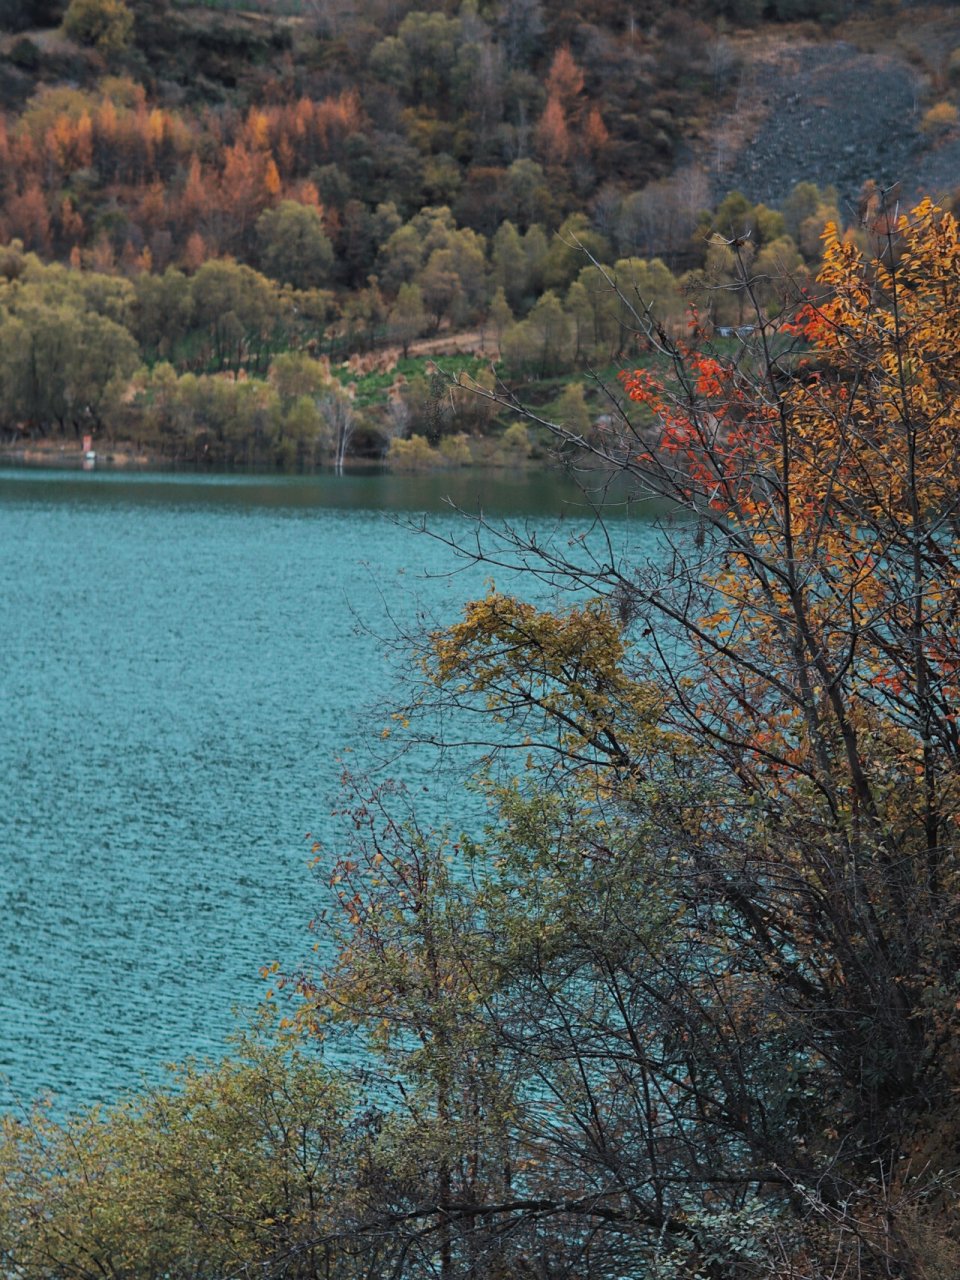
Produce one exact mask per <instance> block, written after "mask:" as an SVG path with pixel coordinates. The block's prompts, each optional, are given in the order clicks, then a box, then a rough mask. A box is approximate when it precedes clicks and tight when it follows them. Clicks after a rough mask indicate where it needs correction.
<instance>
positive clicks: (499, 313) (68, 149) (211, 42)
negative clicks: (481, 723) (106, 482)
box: [0, 0, 960, 447]
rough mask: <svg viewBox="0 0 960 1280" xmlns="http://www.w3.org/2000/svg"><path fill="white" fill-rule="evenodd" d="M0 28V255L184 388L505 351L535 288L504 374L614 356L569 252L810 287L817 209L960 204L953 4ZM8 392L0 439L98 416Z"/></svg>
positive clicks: (417, 10) (100, 410)
mask: <svg viewBox="0 0 960 1280" xmlns="http://www.w3.org/2000/svg"><path fill="white" fill-rule="evenodd" d="M0 19H2V23H3V26H4V29H5V34H4V35H3V36H2V38H0V105H2V110H3V115H2V118H0V240H2V241H3V242H9V241H11V240H17V241H19V242H20V245H21V249H22V250H25V251H26V252H27V254H28V255H29V254H31V253H32V254H35V255H37V257H38V258H39V259H40V260H42V261H43V262H60V263H62V264H64V266H69V267H70V268H72V269H74V270H75V271H83V272H86V273H93V274H98V275H105V276H112V277H125V278H126V279H127V280H129V281H131V282H133V283H134V284H136V286H137V296H136V298H134V297H133V295H132V294H131V295H130V299H131V300H130V302H129V306H127V304H126V303H124V305H123V306H120V307H115V308H114V312H113V313H111V314H108V317H107V318H108V319H110V320H111V321H113V322H120V323H122V324H123V325H124V326H125V327H126V328H127V329H128V330H129V331H130V332H131V333H132V334H133V336H134V339H135V342H136V344H137V346H138V348H139V355H140V358H141V359H142V360H144V361H146V364H147V365H148V366H150V367H152V366H153V365H154V364H155V363H156V361H157V359H159V358H165V359H169V360H171V361H172V363H173V366H174V368H175V369H176V371H177V373H179V374H183V373H185V372H188V371H189V372H194V373H198V374H208V373H213V372H216V371H218V370H224V369H227V368H230V367H233V369H234V372H235V373H238V372H239V371H240V369H241V368H244V369H246V370H247V371H248V372H250V373H252V374H258V373H260V374H264V375H266V372H267V370H268V368H269V364H270V359H271V357H272V355H273V354H274V353H275V352H276V351H278V350H284V349H288V348H291V347H293V348H298V347H299V348H303V349H304V350H307V351H309V353H310V354H311V355H317V354H319V353H321V352H326V353H328V354H335V353H337V354H341V355H343V354H348V353H349V352H350V351H353V350H356V349H358V348H360V347H363V346H364V345H372V344H378V343H379V344H381V345H382V343H383V342H385V341H392V342H394V343H395V344H397V345H399V346H400V347H402V348H403V351H404V354H406V352H407V348H408V345H409V343H410V342H411V341H413V340H415V339H416V338H419V337H423V336H424V335H430V334H437V333H440V332H452V331H455V330H464V329H476V328H477V327H478V326H479V328H480V329H481V331H483V330H484V329H486V330H487V331H489V332H490V333H492V334H494V336H495V338H496V347H498V348H499V347H500V346H501V345H502V344H501V342H500V339H501V338H502V337H503V336H504V335H509V334H511V333H513V329H514V327H515V326H517V325H519V324H523V323H526V322H527V321H528V319H529V318H530V316H531V314H533V313H534V312H536V308H537V307H538V306H541V304H543V300H544V298H545V297H546V296H547V295H551V296H552V298H553V299H554V301H555V302H556V305H557V306H558V307H560V309H561V310H562V311H563V312H564V316H565V319H564V318H562V317H561V318H559V319H558V318H556V314H555V312H556V308H555V307H554V301H551V299H550V298H548V299H547V304H546V306H547V310H546V311H545V312H544V311H542V310H541V312H540V313H539V314H540V320H541V322H542V323H540V324H539V329H538V332H537V333H536V334H534V335H531V333H530V332H529V331H527V332H520V333H513V339H514V340H513V341H512V343H511V341H508V342H507V344H506V346H507V349H508V351H512V353H513V356H512V364H513V367H514V369H517V370H523V371H526V372H528V373H534V374H536V375H539V376H544V375H546V374H547V373H549V372H550V371H551V370H552V369H553V368H554V367H555V366H556V367H560V366H565V367H574V366H575V365H576V363H577V361H578V360H580V359H581V358H582V357H584V356H585V355H589V356H590V358H591V359H599V358H600V352H599V347H602V348H603V354H604V355H605V357H606V359H608V360H609V359H615V358H617V355H618V348H617V344H616V343H615V342H614V343H613V344H612V345H611V344H610V343H609V342H608V341H607V338H606V337H603V338H602V339H598V338H597V334H598V323H599V322H598V321H597V319H596V317H595V316H594V317H592V318H591V319H590V321H589V324H588V323H586V321H585V320H584V316H583V314H581V315H580V318H579V319H578V318H577V313H576V305H575V302H576V300H574V302H571V300H570V297H569V290H570V288H571V287H572V286H573V285H575V284H576V283H577V275H578V272H579V271H580V269H581V268H582V267H583V265H584V264H583V261H582V259H579V258H577V257H576V255H574V254H571V253H570V252H569V251H568V250H567V249H566V248H565V246H564V245H563V243H562V242H561V241H558V240H557V237H556V233H557V232H560V233H561V236H562V239H564V240H567V241H569V240H570V239H571V238H572V237H573V236H576V237H577V238H578V239H580V240H581V241H586V242H589V243H588V247H589V248H590V249H591V251H592V252H593V253H594V255H595V256H597V257H598V258H599V259H601V260H603V261H605V262H607V263H609V264H610V265H611V266H613V265H615V264H616V263H617V262H632V263H636V262H637V261H639V260H643V261H645V262H649V261H650V260H654V261H656V262H657V263H658V264H659V265H658V267H657V269H658V270H659V268H660V267H663V268H665V269H666V270H667V271H668V272H669V273H670V275H671V283H669V285H668V284H666V283H665V282H664V281H662V280H661V284H662V285H663V288H662V289H661V291H660V292H661V293H663V292H664V290H666V293H667V294H670V299H669V305H668V306H666V307H665V310H666V311H667V312H671V311H676V312H678V313H682V310H683V306H684V305H685V300H689V298H690V295H691V291H693V292H695V291H696V288H697V287H698V285H700V284H702V283H703V282H704V278H705V277H704V275H703V273H704V272H706V273H707V275H708V276H709V274H710V272H711V271H712V272H714V273H716V271H717V270H719V269H721V267H722V262H720V261H719V259H720V258H721V257H722V255H721V254H719V251H718V250H716V249H715V248H714V250H713V251H712V250H711V236H712V235H720V236H722V235H724V234H726V233H728V232H730V231H736V232H737V233H739V232H740V231H742V230H744V229H745V228H747V227H749V229H750V230H751V235H752V237H753V239H752V246H753V248H754V249H755V250H756V251H757V252H762V251H763V250H764V249H767V250H768V251H769V252H770V253H774V256H775V257H776V259H777V261H778V262H782V263H783V265H784V266H785V268H786V269H787V270H798V271H799V270H808V269H809V270H812V269H814V268H815V266H816V264H817V261H818V258H819V234H820V231H821V229H822V226H823V223H824V221H825V220H826V218H827V216H835V217H838V218H839V220H840V221H841V222H842V223H844V224H846V225H848V226H850V227H852V228H853V231H854V232H855V231H856V228H857V226H858V225H859V224H860V223H862V221H863V218H862V212H863V208H865V207H868V206H870V203H871V201H873V202H874V203H875V200H876V197H877V193H878V192H880V191H882V190H883V189H884V188H887V187H889V186H890V184H892V183H894V182H900V183H902V191H903V196H904V198H909V196H910V195H912V194H913V192H914V191H919V190H921V189H923V190H932V192H933V193H934V194H935V195H936V196H938V197H939V198H941V200H945V202H946V203H950V202H952V201H953V200H954V199H955V197H954V195H953V193H954V192H955V190H956V189H957V188H958V185H960V128H958V124H957V118H958V116H957V99H958V93H960V12H958V11H957V10H956V8H955V7H954V6H943V7H939V8H938V7H930V6H922V5H909V6H908V5H906V4H898V3H892V2H891V0H876V2H875V3H867V2H862V3H858V2H856V0H688V2H686V3H683V2H681V3H665V2H663V0H638V2H636V3H616V4H614V3H612V2H610V0H585V2H584V3H580V4H578V5H576V6H573V5H563V6H560V5H555V4H547V3H542V2H541V0H492V2H486V0H463V3H459V4H454V3H448V4H432V5H430V4H428V3H425V0H364V2H363V3H360V2H359V0H313V2H310V0H274V2H273V3H261V4H258V5H255V4H250V3H246V4H243V5H242V7H240V6H239V5H238V6H234V5H233V4H232V3H228V0H223V3H218V4H215V5H214V4H211V5H208V6H186V5H180V4H177V3H171V2H170V0H159V2H157V3H155V2H153V0H150V2H147V0H70V3H69V4H66V3H57V2H55V0H41V2H40V3H27V2H26V0H0ZM864 184H867V186H866V187H865V185H864ZM731 191H738V192H740V193H741V195H739V196H736V197H734V198H733V204H732V205H731V204H730V203H729V200H728V199H727V198H728V196H729V193H730V192H731ZM725 200H726V201H727V203H726V204H724V203H723V202H724V201H725ZM791 202H792V203H791ZM771 210H774V211H775V212H774V213H771ZM776 211H779V212H782V213H783V214H784V218H785V220H784V219H783V218H778V216H776ZM771 245H776V250H775V252H774V250H771V249H770V246H771ZM19 251H20V250H17V252H19ZM711 251H712V252H713V259H712V260H711V257H710V255H711ZM222 259H230V260H232V262H234V263H237V264H242V265H245V266H247V267H249V268H250V269H252V270H254V271H256V272H257V273H258V279H259V280H260V286H259V287H260V289H261V293H260V295H259V296H258V297H257V298H256V299H253V294H251V293H250V292H249V290H247V298H246V303H248V304H249V305H246V304H245V303H242V302H241V303H238V304H237V305H234V303H233V302H232V301H231V298H227V299H226V302H224V299H223V298H214V299H213V300H212V301H210V299H209V298H208V299H207V300H206V301H205V302H204V301H203V300H202V299H201V300H200V301H197V299H193V298H192V296H188V295H189V292H190V291H189V287H188V282H189V281H190V280H192V279H193V278H194V277H195V276H196V273H197V272H198V271H199V270H200V269H201V267H203V266H204V265H205V264H209V263H210V262H211V261H217V260H222ZM15 261H16V262H20V263H21V265H20V266H17V267H16V268H14V267H13V266H11V264H12V263H14V262H15ZM718 264H719V265H718ZM7 266H8V269H9V270H16V271H17V272H21V271H22V269H23V268H22V261H21V259H20V258H16V255H15V257H14V258H8V259H7ZM9 270H8V278H9ZM690 273H693V276H691V274H690ZM697 273H700V274H699V275H698V274H697ZM27 275H28V276H29V271H28V272H27ZM246 279H247V283H248V284H249V282H250V278H249V277H248V278H246ZM144 280H146V281H149V280H155V281H165V282H166V285H165V292H162V293H158V290H157V289H153V290H152V291H151V287H150V286H149V285H148V284H146V283H144ZM137 282H140V283H139V284H138V283H137ZM221 283H222V281H221ZM231 284H232V286H233V287H234V293H237V291H238V289H239V291H240V292H241V293H243V292H244V290H243V289H242V288H241V287H240V285H239V283H238V278H236V277H234V278H232V280H231ZM224 287H225V286H224ZM158 288H159V286H158ZM263 290H266V291H267V292H268V293H270V292H271V291H272V296H271V299H270V300H269V302H268V303H267V304H265V303H264V295H263ZM284 290H285V291H286V294H285V300H284V299H282V298H280V296H279V295H280V293H282V292H283V291H284ZM200 292H201V293H202V292H203V290H201V291H200ZM228 292H229V290H228ZM654 292H656V290H654ZM293 293H297V294H298V295H301V296H298V297H297V298H292V296H291V295H292V294H293ZM89 295H90V291H89V289H88V290H86V292H85V293H84V298H85V302H84V304H83V305H84V306H85V307H88V306H89V305H90V303H89ZM231 297H232V295H231ZM251 299H253V300H252V301H251ZM47 301H48V302H49V298H48V299H47ZM0 305H2V307H3V309H4V310H3V314H4V316H6V317H8V318H9V316H10V315H11V314H12V313H13V312H14V311H15V310H16V307H15V305H14V302H13V299H12V296H11V293H10V290H9V289H7V291H6V293H5V296H4V298H3V299H2V302H0ZM204 307H206V309H207V310H208V311H210V312H211V315H212V316H214V317H216V318H217V319H216V320H210V321H208V320H204V319H203V318H202V316H201V318H199V319H198V315H200V313H202V312H203V311H204ZM551 308H554V310H551ZM20 311H21V313H23V312H24V308H23V307H22V306H21V308H20ZM101 311H102V309H101ZM582 312H583V308H582V307H581V313H582ZM727 312H729V314H727ZM248 316H253V317H254V319H258V320H259V321H260V322H261V323H259V325H255V326H254V328H256V329H257V332H256V333H254V332H252V331H251V322H250V321H249V318H248ZM551 316H554V319H555V320H556V323H553V321H551V320H550V317H551ZM158 317H159V321H158ZM20 318H21V320H23V318H24V317H23V314H21V316H20ZM224 318H226V319H227V321H228V323H227V324H226V329H224V328H223V326H222V325H220V324H219V323H218V321H219V320H223V319H224ZM715 318H716V319H718V320H725V321H729V320H736V318H737V317H736V303H735V302H734V303H733V304H732V310H731V308H730V307H729V306H728V307H727V309H726V312H724V314H722V315H718V316H716V317H715ZM548 321H549V322H550V323H547V322H548ZM211 325H212V326H213V328H212V329H211ZM191 326H192V331H193V332H194V338H193V339H191V340H190V341H189V342H186V343H184V342H182V341H180V340H181V339H182V338H183V337H184V335H186V334H187V333H188V332H189V331H191ZM551 326H552V327H551ZM535 327H536V326H535ZM545 329H549V330H550V333H551V334H553V336H549V335H547V336H546V337H544V332H545ZM588 330H590V331H591V332H592V334H593V337H592V339H591V341H586V339H585V337H584V335H586V334H587V332H588ZM557 334H559V335H560V337H559V338H557V337H556V335H557ZM591 342H592V349H591V350H589V351H588V350H587V348H590V347H591ZM598 343H599V347H598ZM311 344H312V345H311ZM482 346H483V344H482V343H481V347H482ZM251 361H252V362H253V363H252V364H251ZM601 362H602V361H601ZM128 363H132V360H131V361H130V362H128ZM127 376H129V371H127ZM4 377H5V383H4V387H3V391H4V404H5V410H4V411H5V414H6V419H7V420H6V422H5V426H6V427H7V428H8V429H9V430H11V431H13V430H22V429H23V428H24V426H26V428H27V429H28V430H29V432H30V433H34V432H35V431H40V432H41V433H45V432H46V431H48V430H51V429H56V430H64V429H68V428H69V427H70V426H71V425H72V428H73V430H74V431H79V430H80V428H81V426H84V427H90V426H92V427H93V428H94V429H95V430H100V429H103V427H104V424H105V423H106V422H107V417H108V415H105V412H104V407H105V406H106V403H107V401H106V400H105V399H103V398H101V401H100V402H98V404H97V405H96V406H95V407H94V408H93V409H91V408H90V406H91V403H92V401H91V399H90V396H89V395H87V396H86V397H85V398H83V406H82V408H77V407H76V405H77V404H78V403H79V400H80V399H81V397H80V396H79V393H76V394H72V395H67V394H66V393H65V396H64V397H63V398H62V399H63V403H62V404H61V406H60V408H61V410H63V412H56V411H55V410H53V409H50V408H43V407H42V406H39V405H37V404H29V405H28V404H26V403H25V402H23V401H22V397H21V392H22V387H20V384H19V383H17V377H16V376H15V374H14V373H10V371H9V370H8V371H7V373H6V375H4V373H3V371H2V370H0V378H4ZM100 381H101V382H102V383H103V386H104V387H106V385H107V382H109V381H110V379H101V380H100ZM18 397H21V400H20V401H19V402H18ZM395 399H396V397H395ZM68 401H69V404H68V403H67V402H68ZM129 401H130V397H129V396H127V403H129ZM384 403H385V402H384ZM18 405H19V407H17V406H18ZM71 405H72V406H73V408H71ZM11 406H13V407H12V408H11ZM80 419H85V420H84V421H83V422H81V421H80ZM381 426H382V424H381ZM111 429H112V428H111ZM378 430H379V428H378ZM188 434H189V432H188ZM376 434H377V432H376V431H374V435H376ZM387 434H389V432H388V433H387ZM379 438H380V439H381V440H382V439H384V438H385V437H384V434H383V431H382V430H381V431H380V436H379ZM371 447H375V446H371Z"/></svg>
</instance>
